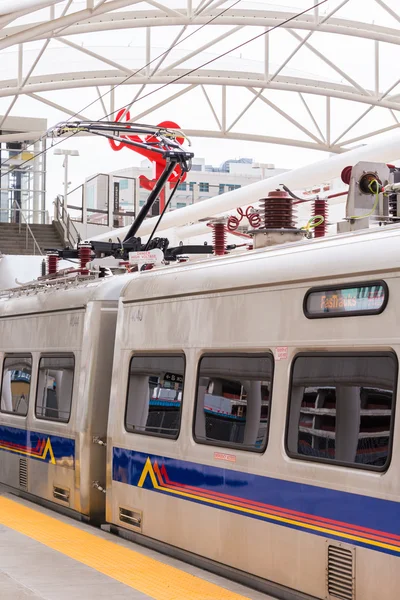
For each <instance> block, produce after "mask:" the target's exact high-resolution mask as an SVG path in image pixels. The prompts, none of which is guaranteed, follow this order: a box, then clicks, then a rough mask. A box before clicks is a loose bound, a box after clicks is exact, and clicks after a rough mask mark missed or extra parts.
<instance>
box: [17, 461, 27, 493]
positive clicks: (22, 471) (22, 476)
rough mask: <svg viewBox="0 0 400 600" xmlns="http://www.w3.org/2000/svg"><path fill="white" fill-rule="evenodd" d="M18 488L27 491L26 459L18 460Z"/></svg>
mask: <svg viewBox="0 0 400 600" xmlns="http://www.w3.org/2000/svg"><path fill="white" fill-rule="evenodd" d="M19 487H21V488H24V490H26V489H28V461H27V459H26V458H20V459H19Z"/></svg>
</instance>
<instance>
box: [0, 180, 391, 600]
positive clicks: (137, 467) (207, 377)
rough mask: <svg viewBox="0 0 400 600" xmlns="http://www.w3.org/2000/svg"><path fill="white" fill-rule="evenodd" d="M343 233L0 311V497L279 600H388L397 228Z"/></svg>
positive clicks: (31, 295) (268, 242) (13, 300)
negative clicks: (26, 502)
mask: <svg viewBox="0 0 400 600" xmlns="http://www.w3.org/2000/svg"><path fill="white" fill-rule="evenodd" d="M361 173H363V174H365V169H364V170H361ZM362 176H363V177H364V175H362ZM374 181H375V180H374ZM357 189H358V188H357ZM373 192H374V194H375V190H373ZM396 193H397V192H396ZM372 195H373V194H372V193H371V196H372ZM375 195H376V194H375ZM377 197H378V196H377ZM362 200H363V202H366V200H365V198H364V197H363V198H362ZM273 201H274V202H275V198H273ZM392 204H393V203H392ZM274 206H278V204H277V203H276V202H275V204H274ZM374 207H377V200H376V201H375V204H374ZM278 208H279V206H278ZM279 210H280V208H279ZM349 210H350V211H351V212H350V214H351V215H353V214H354V213H353V212H352V211H353V210H354V206H351V208H350V209H349ZM364 211H365V208H364ZM361 217H362V218H364V217H363V213H362V211H361ZM356 219H357V217H352V218H351V219H350V220H348V222H347V229H348V230H347V231H346V230H344V231H342V232H341V233H339V234H338V235H334V236H327V237H319V238H313V239H308V238H309V237H310V236H309V235H308V236H307V237H306V238H305V237H304V231H303V232H301V233H302V235H299V231H297V230H296V231H294V230H293V229H292V230H290V231H289V232H288V231H286V233H285V235H282V232H280V231H276V230H274V231H273V232H272V236H270V233H269V232H265V231H262V230H260V232H259V233H258V234H257V236H258V237H260V238H261V243H258V242H257V243H255V244H254V246H255V247H254V248H253V249H251V250H249V249H247V248H245V249H243V248H239V249H237V250H235V251H234V252H232V253H231V254H229V255H227V254H225V253H224V252H222V253H220V254H221V255H218V256H211V255H208V256H204V255H201V256H197V258H196V259H195V260H187V261H185V262H175V263H171V264H169V265H163V264H161V265H156V266H154V268H152V269H148V270H137V271H135V272H131V273H125V274H120V275H111V276H101V277H99V276H98V274H99V272H98V271H97V274H96V273H95V274H93V273H89V269H88V271H87V272H85V274H84V275H83V276H76V274H75V275H73V276H68V275H62V274H60V276H58V275H57V274H54V275H53V276H52V277H49V278H47V279H46V277H42V278H40V279H39V280H38V281H37V282H32V283H30V284H27V285H25V286H22V287H21V288H17V289H12V290H4V291H2V292H0V365H1V401H0V451H1V460H0V484H2V485H3V486H5V488H6V489H8V490H9V491H11V492H12V493H14V494H18V495H21V496H23V497H25V498H28V499H30V500H31V501H34V502H37V503H40V504H43V505H45V506H48V507H51V508H52V509H54V510H57V511H60V512H62V513H64V514H67V515H70V516H72V517H74V518H77V519H82V520H84V521H87V522H89V523H92V524H93V525H95V526H100V527H102V528H103V529H105V530H108V531H110V532H112V533H114V534H116V535H120V536H122V537H124V538H127V539H130V540H133V541H135V542H138V543H141V544H143V545H146V546H148V547H150V548H153V549H156V550H159V551H162V552H165V553H168V554H170V555H172V556H175V557H178V558H181V559H183V560H186V561H188V562H191V563H193V564H196V565H198V566H201V567H204V568H206V569H209V570H212V571H215V572H217V573H219V574H222V575H225V576H227V577H229V578H231V579H235V580H237V581H240V582H242V583H245V584H247V585H249V586H252V587H254V588H256V589H259V590H261V591H263V592H266V593H269V594H271V595H273V596H274V597H276V598H278V599H281V600H323V599H329V600H375V599H376V598H379V599H380V600H394V598H396V597H397V595H398V592H397V590H398V587H399V585H400V575H399V572H398V571H397V565H398V563H397V561H398V560H400V468H399V463H400V419H399V418H398V417H396V397H397V391H398V362H399V354H400V334H399V332H397V329H396V325H397V323H398V319H399V318H400V317H399V310H400V309H399V306H400V302H399V300H400V263H399V260H398V248H399V245H400V225H398V224H390V223H386V224H385V225H384V226H381V227H371V228H369V227H368V226H363V227H359V226H358V225H357V222H356ZM342 225H343V224H342ZM361 225H362V224H361ZM306 233H307V232H306ZM257 236H255V237H254V240H255V242H256V241H257V240H256V237H257ZM280 237H282V240H279V238H280ZM279 241H281V242H283V243H279ZM105 274H106V273H105V272H103V273H102V275H105ZM377 574H379V576H378V575H377Z"/></svg>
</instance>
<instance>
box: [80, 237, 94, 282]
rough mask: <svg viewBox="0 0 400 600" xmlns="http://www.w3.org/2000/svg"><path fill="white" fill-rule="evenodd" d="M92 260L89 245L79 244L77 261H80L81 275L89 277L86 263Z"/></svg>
mask: <svg viewBox="0 0 400 600" xmlns="http://www.w3.org/2000/svg"><path fill="white" fill-rule="evenodd" d="M91 258H92V247H91V245H90V244H81V245H80V246H79V260H80V263H81V264H80V271H81V275H89V269H88V268H87V267H86V265H87V263H88V262H90V259H91Z"/></svg>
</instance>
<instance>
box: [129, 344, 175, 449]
mask: <svg viewBox="0 0 400 600" xmlns="http://www.w3.org/2000/svg"><path fill="white" fill-rule="evenodd" d="M184 375H185V358H184V356H183V355H175V356H171V355H169V356H163V355H158V356H151V355H147V356H133V358H132V359H131V363H130V367H129V381H128V395H127V401H126V412H125V428H126V430H127V431H130V432H133V433H142V434H150V435H156V436H158V437H170V438H174V439H176V438H177V437H178V434H179V429H180V423H181V409H182V394H183V382H184Z"/></svg>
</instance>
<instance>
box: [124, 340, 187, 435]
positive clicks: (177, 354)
mask: <svg viewBox="0 0 400 600" xmlns="http://www.w3.org/2000/svg"><path fill="white" fill-rule="evenodd" d="M149 356H152V357H162V356H165V357H168V358H177V357H179V358H183V386H182V401H181V410H180V414H179V428H178V431H177V432H176V435H175V436H172V435H167V434H162V433H161V434H160V433H155V432H154V431H131V430H130V429H127V427H126V416H127V412H128V396H129V378H130V373H131V364H132V360H133V359H134V358H135V357H138V358H141V357H149ZM185 377H186V354H185V353H184V352H183V350H182V352H173V353H171V354H169V353H167V352H157V353H153V352H140V353H133V354H131V355H130V357H129V362H128V377H127V384H126V393H125V410H124V429H125V431H126V433H129V434H130V435H145V436H150V437H156V438H163V439H166V440H171V441H176V440H177V439H178V438H179V436H180V433H181V428H182V411H183V401H184V397H185Z"/></svg>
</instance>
